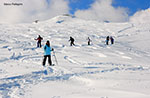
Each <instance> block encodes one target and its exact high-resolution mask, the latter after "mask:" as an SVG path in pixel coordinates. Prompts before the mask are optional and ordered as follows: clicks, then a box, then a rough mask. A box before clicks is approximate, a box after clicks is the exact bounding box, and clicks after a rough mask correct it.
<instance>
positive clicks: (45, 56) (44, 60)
mask: <svg viewBox="0 0 150 98" xmlns="http://www.w3.org/2000/svg"><path fill="white" fill-rule="evenodd" d="M47 57H48V63H49V65H52V60H51V55H44V59H43V66H45V63H46V59H47Z"/></svg>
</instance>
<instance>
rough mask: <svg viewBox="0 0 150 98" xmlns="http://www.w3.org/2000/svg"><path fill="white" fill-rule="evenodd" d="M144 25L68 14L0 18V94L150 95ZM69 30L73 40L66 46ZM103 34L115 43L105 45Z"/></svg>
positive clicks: (10, 97)
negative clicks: (30, 19) (48, 51)
mask: <svg viewBox="0 0 150 98" xmlns="http://www.w3.org/2000/svg"><path fill="white" fill-rule="evenodd" d="M149 25H150V24H131V23H99V22H96V21H85V20H81V19H78V18H72V17H68V16H58V17H55V18H53V19H50V20H48V21H43V22H42V21H39V22H38V23H34V24H15V25H8V24H1V25H0V97H2V98H150V94H149V91H150V86H149V84H150V77H149V75H150V60H149V58H150V46H149V44H150V41H149V40H148V38H149V30H150V29H149ZM38 35H41V36H42V37H43V40H42V48H37V47H36V46H37V45H36V44H37V42H36V40H35V39H36V38H37V36H38ZM70 36H72V37H73V38H75V46H72V47H71V46H69V45H70V42H69V37H70ZM106 36H113V37H114V39H115V44H113V45H111V44H110V43H109V45H106V44H105V39H106ZM88 37H90V38H91V40H92V44H91V45H90V46H89V45H87V38H88ZM47 40H50V43H51V47H53V48H54V51H55V54H54V53H53V52H52V62H53V63H54V64H55V66H48V64H46V67H43V66H42V60H43V46H44V44H45V42H46V41H47ZM55 57H56V58H55ZM56 59H57V61H58V64H57V63H56Z"/></svg>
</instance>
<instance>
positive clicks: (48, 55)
mask: <svg viewBox="0 0 150 98" xmlns="http://www.w3.org/2000/svg"><path fill="white" fill-rule="evenodd" d="M35 40H37V47H40V48H41V47H42V45H41V41H42V40H43V38H42V37H41V36H40V35H39V36H38V38H36V39H35ZM87 40H88V45H91V42H92V40H91V39H90V37H88V38H87ZM69 41H70V46H73V45H74V46H75V43H74V41H75V39H74V38H73V37H71V36H70V39H69ZM109 41H111V44H114V38H113V37H112V36H107V37H106V45H109ZM52 51H54V49H53V48H51V47H50V42H49V40H47V42H46V44H45V46H44V59H43V66H45V64H46V59H47V58H48V63H49V65H50V66H52V65H53V64H52V60H51V52H52Z"/></svg>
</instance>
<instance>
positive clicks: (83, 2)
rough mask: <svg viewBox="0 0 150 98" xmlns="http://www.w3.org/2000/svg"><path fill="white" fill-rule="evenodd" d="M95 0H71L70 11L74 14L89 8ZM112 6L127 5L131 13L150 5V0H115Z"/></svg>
mask: <svg viewBox="0 0 150 98" xmlns="http://www.w3.org/2000/svg"><path fill="white" fill-rule="evenodd" d="M94 1H95V0H70V4H69V5H70V7H71V10H70V12H71V13H72V14H73V13H74V12H75V11H76V10H78V9H87V8H89V7H90V5H91V4H92V3H93V2H94ZM112 6H114V7H125V8H128V10H129V15H130V16H131V15H133V14H134V13H135V12H137V11H139V10H142V9H144V10H145V9H147V8H149V7H150V0H113V4H112Z"/></svg>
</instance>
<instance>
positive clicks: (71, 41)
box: [69, 36, 75, 46]
mask: <svg viewBox="0 0 150 98" xmlns="http://www.w3.org/2000/svg"><path fill="white" fill-rule="evenodd" d="M69 41H70V46H72V45H74V46H75V44H74V38H73V37H71V36H70V39H69Z"/></svg>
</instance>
